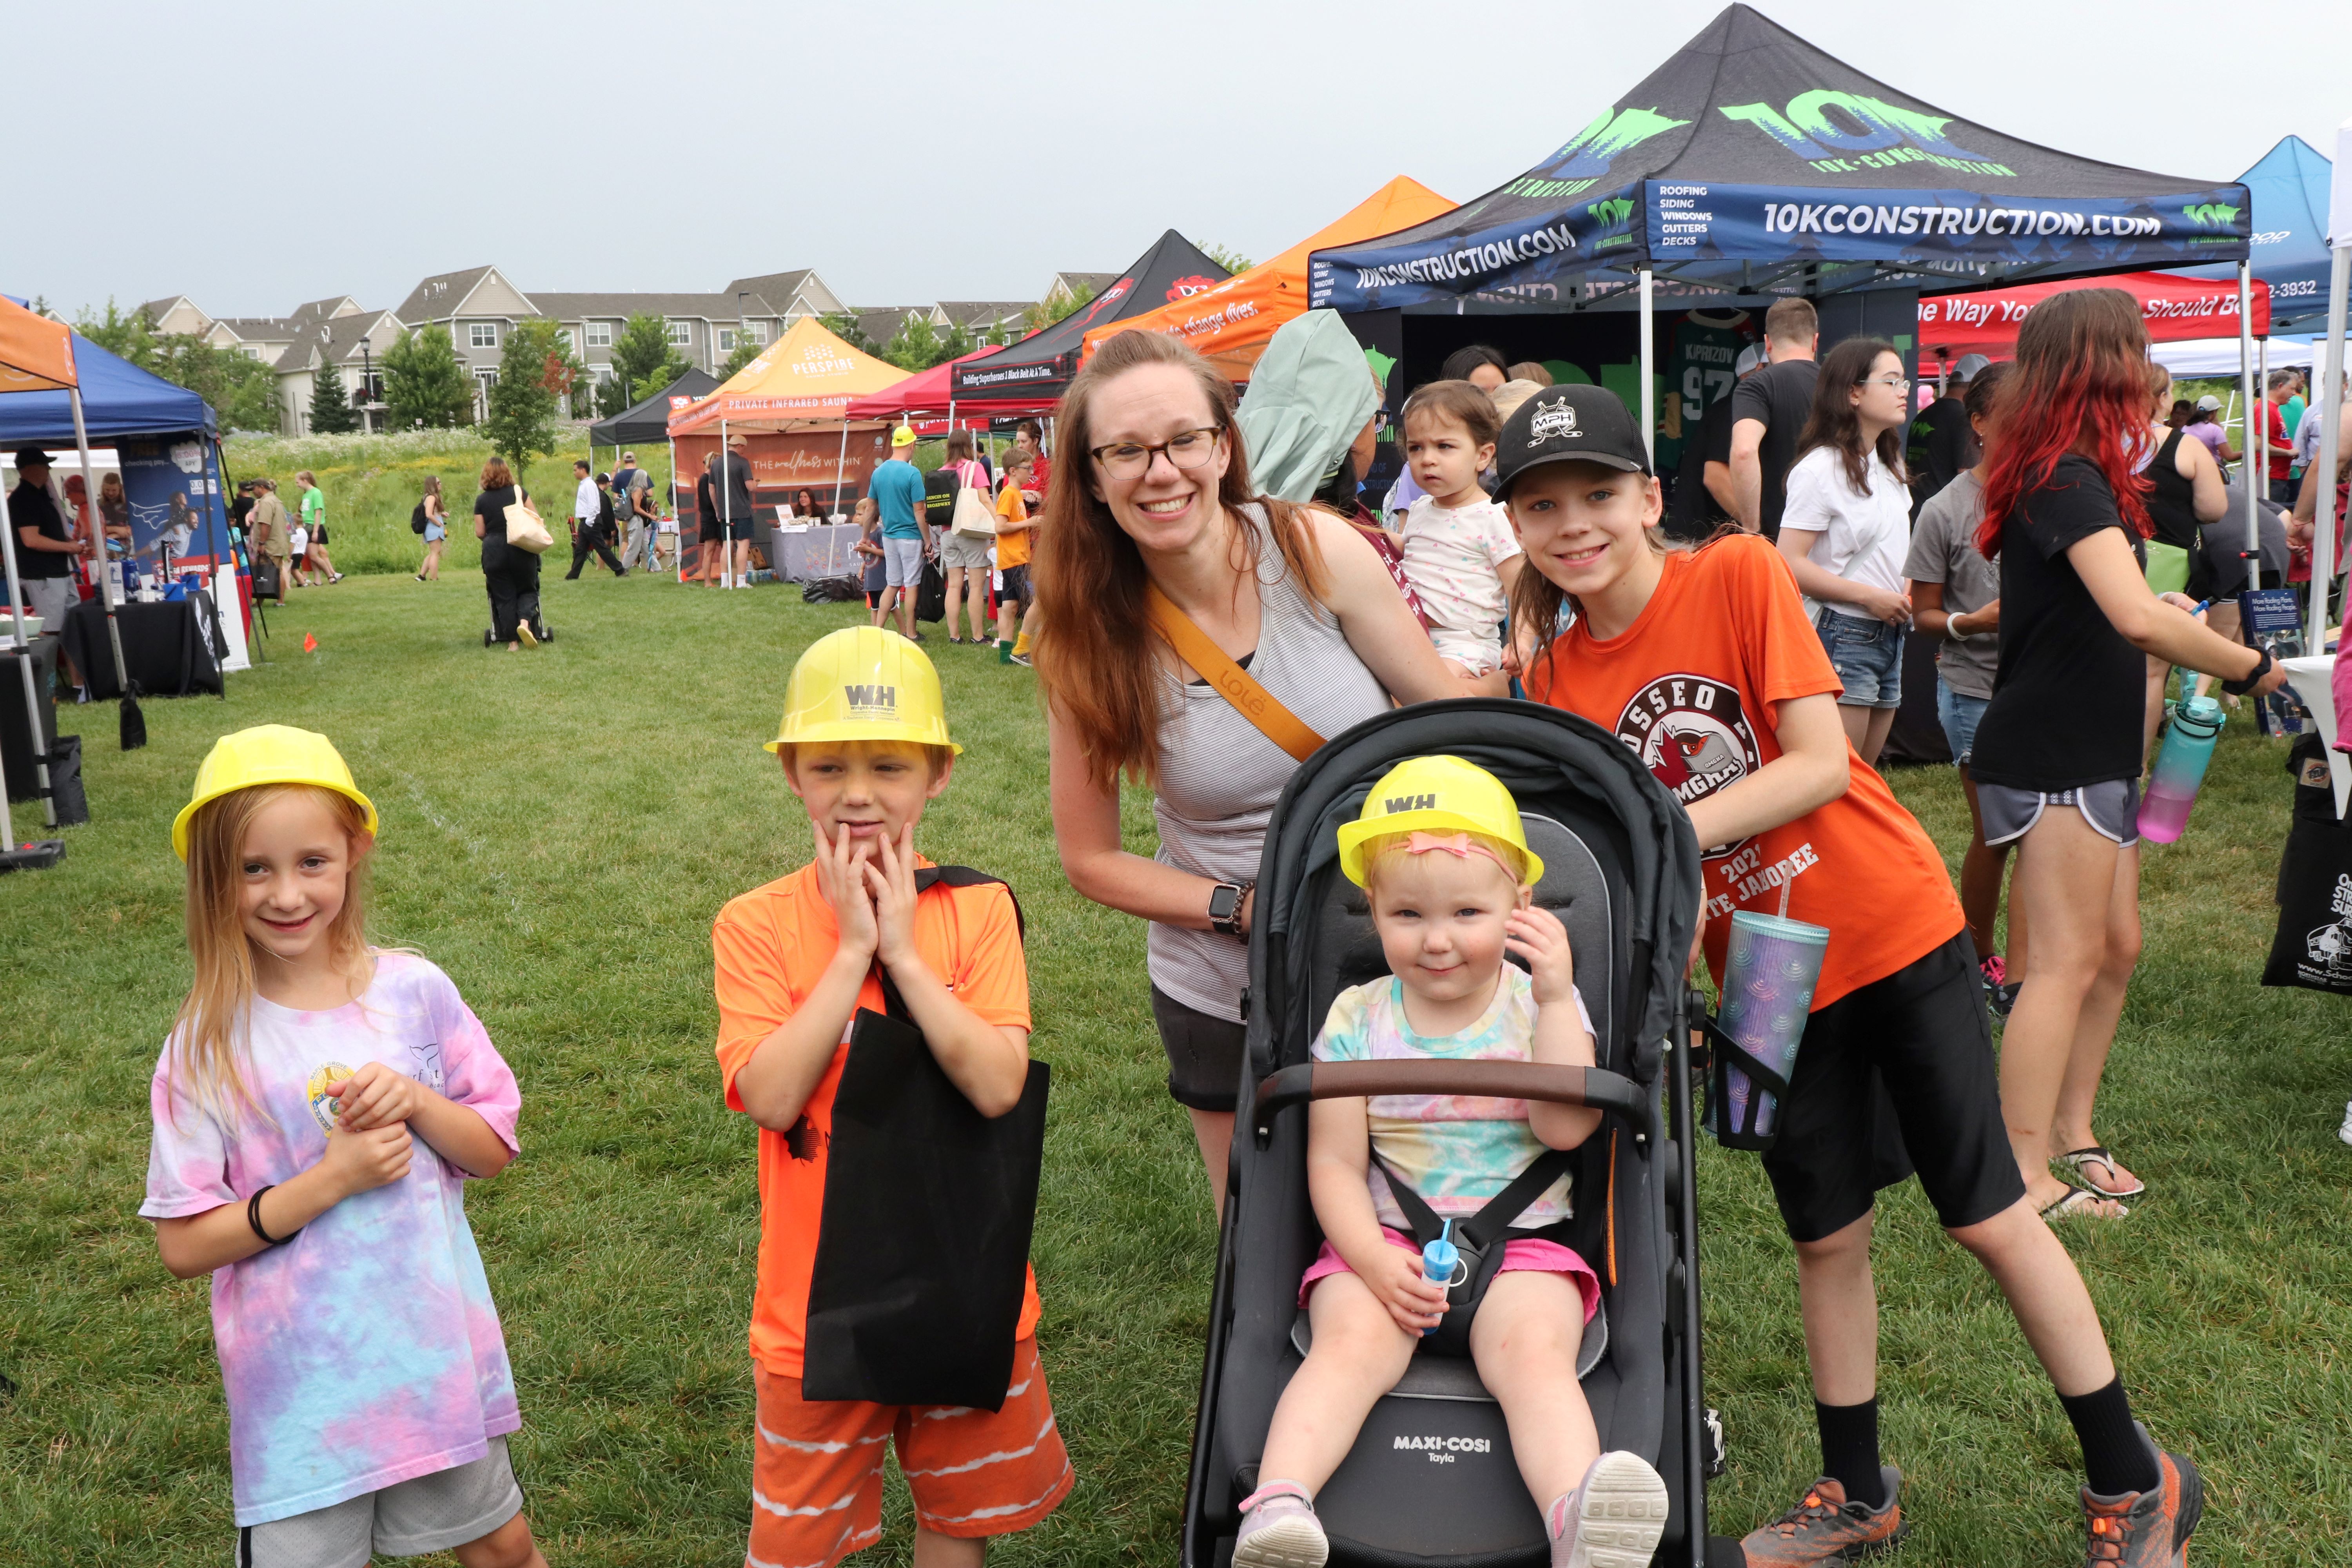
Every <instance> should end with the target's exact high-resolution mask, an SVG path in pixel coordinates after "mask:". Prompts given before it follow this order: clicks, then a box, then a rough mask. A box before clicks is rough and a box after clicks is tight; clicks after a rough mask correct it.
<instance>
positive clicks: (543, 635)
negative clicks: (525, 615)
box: [538, 626, 555, 642]
mask: <svg viewBox="0 0 2352 1568" xmlns="http://www.w3.org/2000/svg"><path fill="white" fill-rule="evenodd" d="M538 631H539V640H540V641H541V642H553V641H554V640H555V634H554V633H553V632H551V631H550V630H548V629H547V627H546V626H540V627H539V628H538Z"/></svg>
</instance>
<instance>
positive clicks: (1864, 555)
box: [1780, 338, 1911, 767]
mask: <svg viewBox="0 0 2352 1568" xmlns="http://www.w3.org/2000/svg"><path fill="white" fill-rule="evenodd" d="M1910 419H1911V383H1910V381H1909V380H1908V378H1906V376H1905V375H1904V374H1903V356H1902V355H1901V354H1899V353H1895V345H1894V344H1892V343H1889V342H1884V341H1883V340H1881V339H1878V338H1848V339H1847V340H1846V341H1845V342H1842V343H1840V344H1838V345H1837V346H1836V347H1835V348H1833V349H1832V350H1830V352H1829V353H1826V354H1824V355H1823V356H1822V368H1821V377H1820V379H1819V380H1818V381H1817V382H1815V383H1814V385H1813V406H1812V410H1811V414H1809V415H1808V416H1807V417H1806V420H1805V429H1804V434H1803V435H1801V436H1800V437H1798V438H1797V461H1796V463H1795V465H1794V466H1793V467H1791V468H1790V469H1789V486H1788V489H1789V504H1788V508H1787V510H1784V511H1783V512H1782V513H1781V514H1780V556H1781V559H1783V560H1785V561H1786V562H1788V563H1789V569H1790V571H1791V572H1793V573H1795V574H1796V578H1797V587H1798V588H1799V589H1800V590H1801V592H1802V593H1803V594H1804V595H1805V611H1806V613H1807V614H1808V615H1810V616H1812V618H1813V629H1814V630H1815V631H1817V632H1819V633H1820V634H1821V638H1822V647H1825V648H1827V649H1828V650H1829V656H1830V664H1831V665H1832V668H1835V669H1836V670H1837V677H1838V679H1839V680H1840V681H1841V682H1843V684H1844V686H1845V690H1844V692H1843V695H1841V696H1840V697H1839V698H1838V718H1839V720H1840V721H1842V722H1843V724H1844V726H1845V736H1846V739H1847V740H1849V741H1851V742H1853V749H1854V750H1855V751H1856V752H1860V753H1861V754H1862V760H1863V761H1864V762H1865V763H1869V764H1870V765H1871V766H1873V767H1876V766H1877V765H1878V753H1879V750H1880V748H1882V747H1884V746H1885V744H1886V732H1887V731H1889V730H1892V729H1893V728H1894V727H1895V710H1896V709H1897V708H1899V707H1901V706H1902V705H1903V634H1904V633H1905V631H1906V630H1907V629H1908V628H1909V626H1910V624H1911V599H1910V596H1909V595H1906V593H1904V591H1903V557H1904V553H1905V552H1906V550H1908V549H1909V547H1910V543H1911V492H1910V491H1909V489H1906V487H1905V484H1904V479H1903V432H1904V429H1905V427H1906V426H1907V425H1908V424H1909V423H1910Z"/></svg>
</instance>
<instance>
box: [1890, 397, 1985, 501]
mask: <svg viewBox="0 0 2352 1568" xmlns="http://www.w3.org/2000/svg"><path fill="white" fill-rule="evenodd" d="M1976 444H1977V437H1976V432H1975V431H1974V430H1972V429H1970V428H1969V411H1968V408H1967V406H1966V405H1963V404H1962V403H1961V402H1960V400H1959V399H1958V398H1957V397H1939V398H1937V399H1936V401H1935V402H1933V403H1930V404H1929V405H1927V407H1925V408H1922V409H1921V410H1919V416H1918V417H1917V418H1916V419H1914V420H1912V421H1911V433H1910V439H1909V442H1908V444H1907V445H1906V446H1905V447H1904V449H1903V466H1904V467H1905V468H1909V469H1910V470H1911V515H1912V516H1913V517H1914V518H1916V517H1917V516H1918V515H1919V509H1920V508H1921V507H1923V506H1926V505H1927V502H1928V501H1929V500H1933V499H1934V497H1935V494H1936V492H1937V490H1940V489H1943V488H1944V487H1945V486H1946V485H1948V484H1950V483H1951V482H1952V480H1953V479H1955V478H1956V477H1958V474H1959V472H1960V470H1961V469H1963V468H1975V467H1976V463H1977V450H1976Z"/></svg>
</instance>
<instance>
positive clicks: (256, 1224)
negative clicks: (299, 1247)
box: [245, 1185, 302, 1247]
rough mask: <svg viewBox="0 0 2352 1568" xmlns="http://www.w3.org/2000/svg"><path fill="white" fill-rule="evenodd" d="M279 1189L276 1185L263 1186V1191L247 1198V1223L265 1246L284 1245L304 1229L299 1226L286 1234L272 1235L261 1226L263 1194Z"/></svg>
mask: <svg viewBox="0 0 2352 1568" xmlns="http://www.w3.org/2000/svg"><path fill="white" fill-rule="evenodd" d="M277 1190H278V1189H277V1187H276V1186H275V1185H271V1186H267V1187H264V1188H262V1189H261V1192H258V1193H256V1194H253V1196H251V1197H249V1198H247V1199H246V1200H245V1223H246V1224H247V1225H249V1226H252V1227H253V1234H254V1235H256V1236H257V1237H261V1243H262V1245H263V1246H264V1247H283V1246H285V1245H286V1244H287V1243H288V1242H289V1241H291V1240H293V1239H294V1238H295V1237H298V1236H299V1235H301V1234H302V1229H301V1227H300V1226H295V1227H294V1229H292V1230H290V1231H288V1232H287V1233H286V1234H285V1235H284V1236H272V1235H270V1234H269V1233H268V1231H266V1230H264V1229H262V1228H261V1198H262V1194H263V1193H274V1192H276V1191H277Z"/></svg>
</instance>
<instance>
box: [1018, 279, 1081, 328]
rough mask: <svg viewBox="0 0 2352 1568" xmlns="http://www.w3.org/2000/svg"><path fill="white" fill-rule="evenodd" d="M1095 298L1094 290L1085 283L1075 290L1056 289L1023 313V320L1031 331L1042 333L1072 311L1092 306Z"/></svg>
mask: <svg viewBox="0 0 2352 1568" xmlns="http://www.w3.org/2000/svg"><path fill="white" fill-rule="evenodd" d="M1094 297H1095V291H1094V289H1092V288H1091V287H1090V286H1089V285H1087V284H1084V283H1080V284H1078V285H1076V287H1074V288H1065V289H1055V290H1054V291H1053V292H1052V293H1051V294H1048V295H1046V296H1045V298H1044V299H1042V300H1038V301H1037V302H1036V303H1035V304H1034V305H1032V306H1030V307H1029V308H1028V309H1027V310H1024V311H1022V312H1021V318H1022V320H1023V321H1026V322H1028V324H1029V330H1030V331H1033V332H1034V331H1043V330H1045V328H1047V327H1050V326H1052V325H1053V324H1054V323H1055V322H1056V321H1060V320H1061V319H1062V318H1063V317H1065V316H1066V315H1069V314H1070V313H1071V312H1072V311H1074V310H1080V309H1082V308H1084V307H1085V306H1087V305H1088V304H1091V303H1092V302H1093V300H1094Z"/></svg>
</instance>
